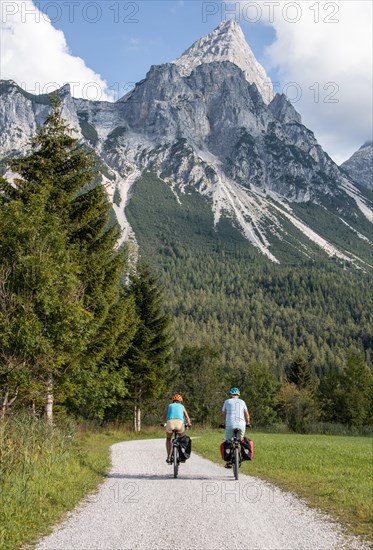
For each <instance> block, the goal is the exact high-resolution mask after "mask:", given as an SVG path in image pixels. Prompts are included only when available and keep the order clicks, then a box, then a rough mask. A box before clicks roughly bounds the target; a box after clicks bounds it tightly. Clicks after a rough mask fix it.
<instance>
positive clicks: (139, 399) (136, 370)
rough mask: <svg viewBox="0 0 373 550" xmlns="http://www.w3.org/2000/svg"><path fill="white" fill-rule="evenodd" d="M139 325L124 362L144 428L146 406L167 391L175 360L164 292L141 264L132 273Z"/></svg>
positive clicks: (138, 420)
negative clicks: (172, 357) (170, 368)
mask: <svg viewBox="0 0 373 550" xmlns="http://www.w3.org/2000/svg"><path fill="white" fill-rule="evenodd" d="M130 290H131V293H132V295H133V297H134V300H135V304H136V312H137V316H138V320H139V322H138V327H137V330H136V334H135V336H134V338H133V341H132V342H131V345H130V347H129V350H128V353H127V354H126V355H125V357H123V361H124V362H125V364H127V365H128V368H129V371H130V377H129V384H130V387H131V400H130V402H131V405H132V407H133V426H134V429H135V431H140V430H141V412H142V407H143V405H144V404H146V402H147V401H149V400H150V399H151V398H157V397H159V396H160V395H161V394H162V392H164V391H165V389H166V386H167V381H168V380H169V364H170V359H171V347H172V336H171V320H170V317H169V315H168V314H167V313H165V311H164V305H163V297H162V291H161V289H160V286H159V283H158V281H157V279H156V277H155V276H154V275H153V274H152V273H151V271H150V269H149V268H148V266H146V265H144V264H139V265H138V267H137V271H136V273H134V274H133V275H132V276H131V283H130Z"/></svg>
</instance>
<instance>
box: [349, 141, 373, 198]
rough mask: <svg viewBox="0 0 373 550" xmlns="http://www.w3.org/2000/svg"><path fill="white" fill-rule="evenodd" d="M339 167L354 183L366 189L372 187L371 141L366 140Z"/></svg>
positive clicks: (372, 155) (372, 145)
mask: <svg viewBox="0 0 373 550" xmlns="http://www.w3.org/2000/svg"><path fill="white" fill-rule="evenodd" d="M341 168H342V169H343V170H344V171H345V172H347V174H348V175H349V176H350V177H351V178H352V179H353V180H354V181H356V183H360V185H363V186H364V187H367V188H368V189H373V141H367V142H366V143H364V145H362V146H361V147H360V149H359V150H358V151H356V152H355V153H354V154H353V155H352V157H350V158H349V159H348V160H346V161H345V162H344V163H343V164H342V165H341Z"/></svg>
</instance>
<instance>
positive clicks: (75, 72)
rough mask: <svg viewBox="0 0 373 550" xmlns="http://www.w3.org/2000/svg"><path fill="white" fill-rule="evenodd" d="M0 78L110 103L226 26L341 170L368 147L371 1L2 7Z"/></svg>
mask: <svg viewBox="0 0 373 550" xmlns="http://www.w3.org/2000/svg"><path fill="white" fill-rule="evenodd" d="M0 10H1V35H0V54H1V59H0V76H1V78H2V79H12V80H15V81H16V82H17V84H19V85H21V86H22V87H23V88H24V89H27V90H28V91H29V92H31V93H36V94H39V93H48V92H50V91H52V90H53V89H55V88H57V87H61V86H62V85H63V84H65V83H66V82H70V84H71V88H72V93H73V95H74V97H86V98H89V99H95V100H109V101H115V100H117V99H119V98H120V97H122V96H123V95H124V94H125V93H126V92H128V91H129V90H130V89H131V88H132V87H133V86H134V84H135V83H136V82H138V81H139V80H141V79H143V78H145V76H146V73H147V71H148V70H149V68H150V66H151V65H157V64H161V63H166V62H169V61H172V60H173V59H176V58H177V57H179V56H180V55H181V54H182V53H183V51H184V50H186V49H187V48H188V47H189V46H191V45H192V43H193V42H194V41H195V40H197V39H198V38H200V37H201V36H203V35H206V34H208V33H209V32H211V31H212V30H213V29H214V28H215V27H216V26H217V25H218V24H219V23H220V22H221V21H222V20H224V19H228V18H230V19H235V20H236V21H237V22H238V23H239V24H240V25H241V27H242V30H243V32H244V34H245V37H246V40H247V42H248V43H249V45H250V47H251V49H252V50H253V52H254V54H255V56H256V58H257V59H258V61H259V62H260V63H261V64H262V65H263V67H264V68H265V70H266V72H267V74H268V75H269V76H270V78H271V79H272V81H273V82H274V88H275V91H276V92H279V93H285V94H286V95H287V96H288V98H289V100H290V101H291V102H292V103H293V105H294V107H295V108H296V109H297V111H298V112H299V113H300V114H301V115H302V120H303V123H304V124H305V125H306V126H307V127H308V128H310V129H311V130H312V131H313V132H314V133H315V135H316V138H317V139H318V141H319V143H320V144H321V145H322V147H323V148H324V150H325V151H326V152H327V153H328V154H329V155H330V156H331V157H332V158H333V160H335V162H337V163H338V164H340V163H341V162H343V161H344V160H346V159H347V158H349V157H350V156H351V154H352V153H353V152H354V151H356V150H357V149H358V148H359V147H360V146H361V145H362V144H363V143H364V142H365V141H367V140H371V139H372V103H373V101H372V87H373V85H372V65H373V61H372V17H373V16H372V2H370V0H355V1H349V0H343V1H335V2H331V1H315V0H313V1H306V0H299V1H298V2H290V1H288V0H279V1H268V0H267V1H266V0H258V1H245V0H239V1H237V0H235V1H234V2H221V1H220V0H216V1H201V0H166V1H163V0H162V1H157V0H136V1H127V0H82V1H79V0H55V1H49V0H40V1H36V0H2V1H1V4H0Z"/></svg>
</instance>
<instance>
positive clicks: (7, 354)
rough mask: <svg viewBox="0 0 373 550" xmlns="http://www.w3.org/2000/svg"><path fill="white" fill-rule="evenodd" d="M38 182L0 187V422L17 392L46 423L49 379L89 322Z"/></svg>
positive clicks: (69, 358)
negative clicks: (35, 405)
mask: <svg viewBox="0 0 373 550" xmlns="http://www.w3.org/2000/svg"><path fill="white" fill-rule="evenodd" d="M42 183H43V185H39V186H37V185H34V184H35V182H34V180H33V179H32V178H30V180H25V179H21V178H17V179H16V180H15V183H14V185H15V187H14V188H10V187H9V184H8V183H7V182H6V181H5V180H4V179H3V180H2V181H1V187H2V189H3V190H4V192H3V194H2V195H1V205H0V226H1V228H2V232H1V235H0V266H1V272H2V274H3V277H4V278H3V279H2V283H1V297H0V325H1V329H2V330H1V331H0V332H1V334H0V348H1V350H2V352H1V359H0V380H1V390H2V411H3V412H2V416H4V415H5V413H6V409H7V407H8V406H9V404H10V401H9V395H12V396H13V397H12V399H13V398H14V396H17V395H18V393H22V392H23V397H24V398H25V397H29V398H30V399H32V400H35V399H43V400H44V402H45V413H46V419H47V421H48V422H49V423H52V411H53V396H54V392H53V377H54V376H55V375H58V374H60V372H61V370H62V369H66V368H67V367H69V366H71V364H73V362H74V361H75V360H76V359H77V356H78V355H79V353H81V352H82V351H83V350H84V348H85V333H86V330H87V328H88V325H89V321H90V317H91V316H90V313H89V312H88V310H87V309H86V308H85V307H84V303H83V286H82V284H81V282H80V280H79V264H78V262H77V261H76V260H75V259H74V257H73V256H72V255H71V254H70V253H69V250H68V236H67V233H66V230H65V228H64V226H63V224H62V223H61V219H60V218H59V216H58V215H57V214H56V213H52V212H49V211H48V204H49V200H50V195H51V193H52V183H51V182H50V181H48V179H47V178H46V179H45V180H44V181H43V182H42ZM9 191H11V193H9ZM20 390H21V391H20Z"/></svg>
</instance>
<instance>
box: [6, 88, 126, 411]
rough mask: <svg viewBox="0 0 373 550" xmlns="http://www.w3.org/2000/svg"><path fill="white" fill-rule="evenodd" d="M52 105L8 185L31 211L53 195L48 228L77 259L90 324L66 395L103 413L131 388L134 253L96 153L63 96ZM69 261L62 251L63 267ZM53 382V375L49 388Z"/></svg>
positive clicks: (72, 404) (61, 380) (62, 386)
mask: <svg viewBox="0 0 373 550" xmlns="http://www.w3.org/2000/svg"><path fill="white" fill-rule="evenodd" d="M51 105H52V110H51V114H50V115H49V116H48V117H47V119H46V122H45V126H44V127H43V128H41V129H40V131H39V132H38V135H37V136H36V137H35V138H34V139H33V141H32V148H33V149H32V152H31V154H30V155H28V156H27V157H25V158H21V159H14V160H12V161H11V162H10V164H9V166H10V168H11V169H12V170H13V171H14V172H16V173H18V174H19V175H20V176H21V179H18V180H17V184H16V186H15V187H14V186H13V185H11V184H10V183H7V182H5V181H3V192H4V194H5V197H6V198H7V200H8V201H9V202H10V203H12V202H14V201H16V202H17V203H20V204H22V206H23V208H25V209H26V210H27V209H28V210H30V211H32V209H33V207H34V206H35V204H34V202H35V197H39V195H42V196H45V200H44V202H43V205H44V211H43V212H44V218H43V220H44V222H45V223H46V226H45V227H48V224H47V222H48V220H50V222H48V223H52V220H55V221H56V227H57V229H56V230H55V232H50V235H55V234H56V235H58V234H60V236H61V237H60V238H62V237H63V238H64V239H65V241H64V245H63V247H62V248H63V249H64V253H65V254H66V256H67V258H68V259H70V260H71V261H72V262H73V263H74V266H75V267H74V274H75V276H76V278H77V280H78V282H79V289H80V291H81V292H80V297H81V302H82V307H83V310H84V311H85V313H86V314H87V315H88V317H89V323H88V325H87V326H86V327H85V330H84V331H83V334H82V339H83V340H84V346H83V349H82V350H80V353H79V360H77V361H74V362H70V361H69V359H70V358H69V357H66V358H65V360H63V361H62V363H61V369H60V372H61V373H63V374H61V376H59V377H58V395H59V400H60V402H65V403H66V404H67V406H68V407H69V408H71V409H73V410H76V409H78V410H79V411H82V410H84V411H85V412H86V413H88V414H89V415H93V416H101V417H102V416H103V411H104V410H105V408H106V407H107V406H109V405H110V404H111V403H113V402H115V400H116V399H117V398H118V396H120V397H122V396H124V395H125V394H126V385H125V377H126V375H127V369H126V368H125V367H124V366H123V364H121V365H119V361H118V359H119V357H121V356H123V354H124V353H125V352H126V350H127V348H128V346H129V343H130V341H131V338H132V336H133V334H134V331H135V313H134V305H133V300H132V299H131V297H130V296H129V293H128V292H127V290H126V289H125V287H124V285H123V284H122V280H123V272H124V270H125V267H126V260H125V253H124V251H118V250H117V248H116V242H117V238H118V234H119V230H118V227H117V226H115V225H114V226H112V227H109V219H110V204H109V202H108V199H107V197H106V194H105V191H104V189H103V188H102V186H101V185H99V184H96V185H95V184H94V181H95V177H96V175H97V171H98V166H97V163H96V160H95V157H94V155H93V154H92V153H91V152H89V151H88V150H87V149H86V148H85V147H84V146H82V145H79V143H78V141H77V139H75V138H73V137H72V135H71V134H72V130H70V129H69V128H68V126H67V124H66V123H65V121H64V120H63V119H62V117H61V114H60V110H61V103H60V101H59V100H58V99H57V98H53V99H52V101H51ZM44 222H41V225H43V223H44ZM16 244H17V243H16ZM66 265H67V264H66V259H65V258H63V254H61V267H62V268H64V267H65V266H66ZM76 350H77V351H79V346H77V347H76ZM50 363H53V359H52V358H51V360H50ZM68 367H70V368H68ZM56 382H57V381H55V388H56ZM51 383H52V380H51V377H49V378H48V381H47V384H49V389H51ZM50 399H51V395H49V400H50ZM47 401H48V397H47Z"/></svg>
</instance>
